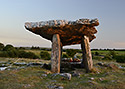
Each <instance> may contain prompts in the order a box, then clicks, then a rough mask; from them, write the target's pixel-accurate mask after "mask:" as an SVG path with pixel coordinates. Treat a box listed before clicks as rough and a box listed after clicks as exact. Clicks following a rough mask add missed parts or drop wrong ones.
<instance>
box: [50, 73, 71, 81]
mask: <svg viewBox="0 0 125 89" xmlns="http://www.w3.org/2000/svg"><path fill="white" fill-rule="evenodd" d="M57 75H59V76H62V79H63V80H65V79H68V80H71V77H72V75H71V74H70V73H55V74H52V77H53V78H55V77H56V76H57Z"/></svg>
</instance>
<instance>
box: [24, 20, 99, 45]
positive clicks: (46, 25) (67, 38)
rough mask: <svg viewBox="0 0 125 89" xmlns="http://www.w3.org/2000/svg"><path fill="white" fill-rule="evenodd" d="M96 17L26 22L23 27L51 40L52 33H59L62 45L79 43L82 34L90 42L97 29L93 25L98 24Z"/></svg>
mask: <svg viewBox="0 0 125 89" xmlns="http://www.w3.org/2000/svg"><path fill="white" fill-rule="evenodd" d="M98 25H99V22H98V20H97V19H94V20H89V19H79V20H76V21H65V20H50V21H45V22H44V21H41V22H34V23H33V22H27V23H25V28H26V29H28V30H29V31H31V32H33V33H35V34H38V35H40V36H42V37H43V38H46V39H48V40H51V41H52V37H53V35H54V34H59V36H60V39H61V42H62V46H65V45H73V44H80V43H81V39H82V38H81V37H82V35H86V36H88V37H89V41H90V42H91V41H92V40H93V39H94V38H96V37H95V36H94V34H95V33H97V30H96V28H95V27H94V26H98Z"/></svg>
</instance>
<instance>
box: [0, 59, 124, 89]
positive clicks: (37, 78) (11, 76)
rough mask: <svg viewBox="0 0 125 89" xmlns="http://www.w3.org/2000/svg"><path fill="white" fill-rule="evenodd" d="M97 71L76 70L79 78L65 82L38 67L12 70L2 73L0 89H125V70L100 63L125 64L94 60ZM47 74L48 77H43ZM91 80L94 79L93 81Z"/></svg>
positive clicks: (30, 60)
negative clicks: (100, 64)
mask: <svg viewBox="0 0 125 89" xmlns="http://www.w3.org/2000/svg"><path fill="white" fill-rule="evenodd" d="M17 59H18V58H0V61H4V62H8V61H9V62H14V61H16V60H17ZM93 61H94V67H95V69H98V70H99V73H94V72H92V73H85V70H84V69H76V70H74V71H77V72H80V73H81V75H80V76H79V77H72V79H71V80H70V81H69V80H63V79H62V78H61V77H60V76H58V77H55V78H54V77H52V73H51V71H50V70H46V69H43V68H41V67H40V66H37V67H26V68H22V69H12V70H4V71H0V89H49V87H50V86H55V85H56V86H63V87H64V89H124V88H125V85H124V83H125V78H124V77H125V70H124V69H117V70H115V69H111V68H108V67H100V66H99V65H97V63H98V62H104V63H106V64H108V63H113V64H116V65H121V66H125V64H124V63H116V62H115V61H99V60H93ZM19 62H44V63H49V62H50V61H46V60H35V59H20V60H19ZM42 74H47V77H45V76H42ZM90 78H94V80H91V79H90Z"/></svg>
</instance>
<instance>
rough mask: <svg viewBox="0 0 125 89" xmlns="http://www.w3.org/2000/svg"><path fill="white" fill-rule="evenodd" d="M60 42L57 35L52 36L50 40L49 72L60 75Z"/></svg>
mask: <svg viewBox="0 0 125 89" xmlns="http://www.w3.org/2000/svg"><path fill="white" fill-rule="evenodd" d="M60 59H61V42H60V37H59V34H54V35H53V38H52V53H51V71H52V72H53V73H60Z"/></svg>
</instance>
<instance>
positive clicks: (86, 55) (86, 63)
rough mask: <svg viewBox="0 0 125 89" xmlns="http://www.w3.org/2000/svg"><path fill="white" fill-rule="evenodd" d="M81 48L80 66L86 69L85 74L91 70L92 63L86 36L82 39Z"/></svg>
mask: <svg viewBox="0 0 125 89" xmlns="http://www.w3.org/2000/svg"><path fill="white" fill-rule="evenodd" d="M81 48H82V53H83V59H82V63H81V66H83V67H84V68H85V69H86V72H90V71H91V70H92V68H93V61H92V55H91V49H90V45H89V38H88V37H87V36H83V37H82V41H81Z"/></svg>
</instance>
